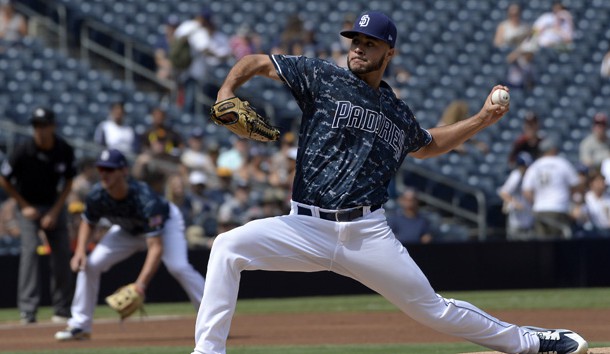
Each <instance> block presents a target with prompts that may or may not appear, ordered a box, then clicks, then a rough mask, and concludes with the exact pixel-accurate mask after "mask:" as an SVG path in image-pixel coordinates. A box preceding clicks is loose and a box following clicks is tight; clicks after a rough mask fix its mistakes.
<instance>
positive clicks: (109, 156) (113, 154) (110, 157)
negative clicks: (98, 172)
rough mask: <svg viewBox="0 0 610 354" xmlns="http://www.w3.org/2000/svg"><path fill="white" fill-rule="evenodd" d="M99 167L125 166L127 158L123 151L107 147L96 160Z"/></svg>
mask: <svg viewBox="0 0 610 354" xmlns="http://www.w3.org/2000/svg"><path fill="white" fill-rule="evenodd" d="M95 166H97V167H106V168H115V169H116V168H123V167H127V159H126V158H125V155H123V153H122V152H120V151H119V150H117V149H107V150H104V151H102V153H101V154H100V156H99V157H98V158H97V161H96V162H95Z"/></svg>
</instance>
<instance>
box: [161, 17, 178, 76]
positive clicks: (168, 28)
mask: <svg viewBox="0 0 610 354" xmlns="http://www.w3.org/2000/svg"><path fill="white" fill-rule="evenodd" d="M179 24H180V20H179V19H178V16H176V15H170V16H169V17H168V18H167V21H166V22H165V24H164V25H163V33H162V34H160V35H159V38H158V39H157V43H155V64H156V66H157V78H159V79H161V80H172V79H173V78H174V76H173V68H172V62H171V61H170V60H169V48H170V46H171V44H172V42H173V41H174V38H175V37H174V33H175V32H176V27H178V25H179Z"/></svg>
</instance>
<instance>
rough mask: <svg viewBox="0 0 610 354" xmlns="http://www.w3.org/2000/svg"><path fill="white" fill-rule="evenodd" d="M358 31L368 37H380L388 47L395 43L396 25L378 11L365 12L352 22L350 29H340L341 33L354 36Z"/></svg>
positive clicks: (392, 46) (348, 36) (349, 36)
mask: <svg viewBox="0 0 610 354" xmlns="http://www.w3.org/2000/svg"><path fill="white" fill-rule="evenodd" d="M358 33H361V34H364V35H366V36H369V37H373V38H377V39H381V40H382V41H384V42H386V43H388V44H389V45H390V48H394V45H395V44H396V25H394V22H392V20H390V18H389V17H388V16H386V15H385V14H383V13H381V12H378V11H369V12H365V13H363V14H362V15H360V17H359V18H358V20H357V21H355V22H354V27H353V28H352V29H351V30H350V31H342V32H341V35H342V36H343V37H347V38H354V36H355V35H356V34H358Z"/></svg>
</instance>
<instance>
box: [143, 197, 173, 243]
mask: <svg viewBox="0 0 610 354" xmlns="http://www.w3.org/2000/svg"><path fill="white" fill-rule="evenodd" d="M144 217H145V218H146V221H147V223H146V226H145V227H144V232H143V234H144V235H145V236H146V237H155V236H159V234H160V233H161V232H162V231H163V228H164V227H165V222H166V221H167V219H169V204H168V203H167V202H165V201H164V200H163V199H161V198H156V199H151V200H150V201H149V202H148V203H146V204H145V205H144Z"/></svg>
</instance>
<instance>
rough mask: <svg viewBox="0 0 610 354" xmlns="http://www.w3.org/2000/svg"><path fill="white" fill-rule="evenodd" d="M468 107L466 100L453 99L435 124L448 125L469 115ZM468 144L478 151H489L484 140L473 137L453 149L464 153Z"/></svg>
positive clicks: (438, 125) (439, 125)
mask: <svg viewBox="0 0 610 354" xmlns="http://www.w3.org/2000/svg"><path fill="white" fill-rule="evenodd" d="M468 111H469V107H468V103H467V102H466V101H462V100H454V101H452V102H451V103H449V105H448V106H447V107H446V108H445V111H444V112H443V115H442V116H441V119H440V120H439V121H438V123H437V124H436V126H437V127H442V126H445V125H450V124H453V123H457V122H460V121H462V120H464V119H466V118H468V117H470V115H469V114H468ZM468 145H471V146H473V147H475V148H476V149H477V150H478V151H479V152H482V153H487V152H488V151H489V145H488V144H487V143H485V142H484V141H481V140H478V139H477V138H475V137H473V138H470V139H469V140H467V141H466V143H464V144H462V145H460V146H458V147H456V148H455V149H453V151H454V152H457V153H460V154H464V153H466V152H467V150H468Z"/></svg>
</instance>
